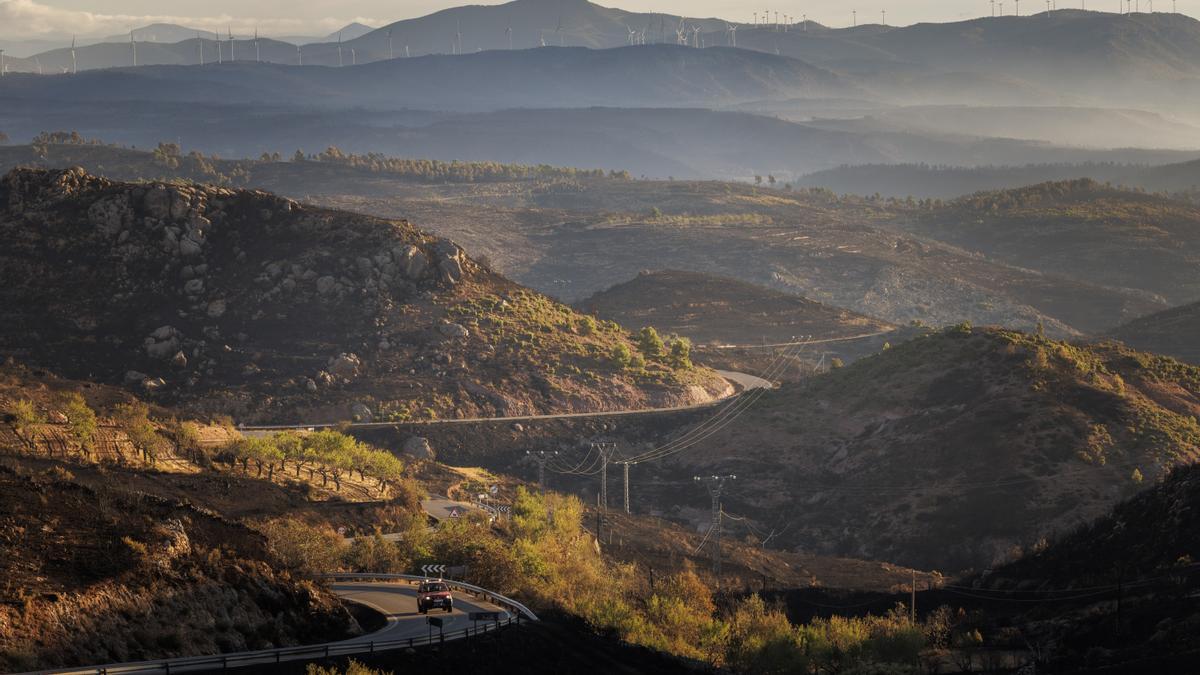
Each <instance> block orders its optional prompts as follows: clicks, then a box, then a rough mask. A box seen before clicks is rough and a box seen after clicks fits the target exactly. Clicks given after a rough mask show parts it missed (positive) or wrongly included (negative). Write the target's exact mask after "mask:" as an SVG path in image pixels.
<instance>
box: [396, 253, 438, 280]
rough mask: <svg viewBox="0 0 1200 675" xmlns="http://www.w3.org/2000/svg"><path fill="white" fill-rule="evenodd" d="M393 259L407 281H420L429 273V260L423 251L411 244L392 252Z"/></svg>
mask: <svg viewBox="0 0 1200 675" xmlns="http://www.w3.org/2000/svg"><path fill="white" fill-rule="evenodd" d="M392 257H393V258H395V259H396V264H397V265H398V266H399V268H400V273H401V274H403V275H404V277H405V278H406V279H409V280H412V281H420V280H421V279H424V278H425V275H426V273H427V272H428V271H429V258H428V256H426V255H425V253H424V252H423V251H421V249H419V248H417V247H416V246H413V245H412V244H409V245H408V246H402V247H399V248H397V249H396V250H394V251H392Z"/></svg>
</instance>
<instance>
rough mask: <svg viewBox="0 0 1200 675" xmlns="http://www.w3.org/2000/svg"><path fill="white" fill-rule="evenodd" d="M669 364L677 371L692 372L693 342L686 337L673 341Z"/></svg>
mask: <svg viewBox="0 0 1200 675" xmlns="http://www.w3.org/2000/svg"><path fill="white" fill-rule="evenodd" d="M668 362H669V363H670V364H671V367H672V368H674V369H676V370H690V369H691V368H692V341H691V340H689V339H687V338H685V337H677V338H675V339H674V340H672V341H671V354H670V359H669V360H668Z"/></svg>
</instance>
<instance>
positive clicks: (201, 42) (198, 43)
mask: <svg viewBox="0 0 1200 675" xmlns="http://www.w3.org/2000/svg"><path fill="white" fill-rule="evenodd" d="M196 51H197V52H200V65H204V38H202V37H200V31H196ZM73 60H74V55H73V54H72V61H73Z"/></svg>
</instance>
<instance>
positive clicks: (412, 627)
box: [330, 581, 508, 643]
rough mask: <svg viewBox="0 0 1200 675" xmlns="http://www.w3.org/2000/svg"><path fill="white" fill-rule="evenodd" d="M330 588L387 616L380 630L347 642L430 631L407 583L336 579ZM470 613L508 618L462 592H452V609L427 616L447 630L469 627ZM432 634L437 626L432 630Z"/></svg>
mask: <svg viewBox="0 0 1200 675" xmlns="http://www.w3.org/2000/svg"><path fill="white" fill-rule="evenodd" d="M330 588H331V589H333V592H334V593H337V594H338V596H340V597H341V598H342V599H343V600H350V601H353V602H357V603H360V604H363V605H366V606H368V607H370V608H372V609H374V610H375V611H377V612H379V613H381V614H383V615H384V616H385V617H387V621H388V623H387V626H386V627H384V628H383V630H380V631H376V632H374V633H371V634H369V635H364V636H362V637H357V638H353V639H351V640H347V641H346V642H347V643H366V642H387V641H390V640H407V639H408V638H410V637H413V638H419V637H427V636H428V635H429V633H430V627H429V624H428V623H427V622H426V615H424V614H421V613H420V612H418V611H417V587H416V586H415V585H410V584H408V583H404V582H401V583H391V582H364V581H354V582H339V583H335V584H330ZM470 612H500V620H501V621H503V620H504V619H507V618H508V612H507V611H505V610H504V609H502V608H500V607H497V606H496V605H493V604H491V603H487V602H483V601H482V600H477V599H475V598H473V597H471V596H470V595H467V594H465V593H458V592H455V593H454V611H453V612H450V613H448V614H447V613H445V612H443V611H442V610H440V609H438V610H433V611H431V612H430V613H429V615H428V616H434V617H440V618H442V619H443V623H444V625H443V626H442V630H443V631H445V632H446V633H450V632H453V631H460V630H462V629H464V628H472V627H473V626H474V624H472V622H471V620H470V618H469V616H468V615H469V613H470ZM432 631H433V635H435V636H436V635H437V634H438V629H437V628H436V627H434V628H433V629H432Z"/></svg>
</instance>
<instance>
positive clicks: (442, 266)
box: [433, 239, 465, 285]
mask: <svg viewBox="0 0 1200 675" xmlns="http://www.w3.org/2000/svg"><path fill="white" fill-rule="evenodd" d="M433 259H434V262H435V264H436V265H437V268H438V280H439V281H441V282H442V283H445V284H450V285H453V284H457V283H458V282H460V281H462V278H463V260H464V259H465V256H464V255H463V251H462V249H461V248H459V247H458V246H457V245H456V244H455V243H454V242H452V241H450V240H449V239H439V240H437V241H436V242H434V244H433Z"/></svg>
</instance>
